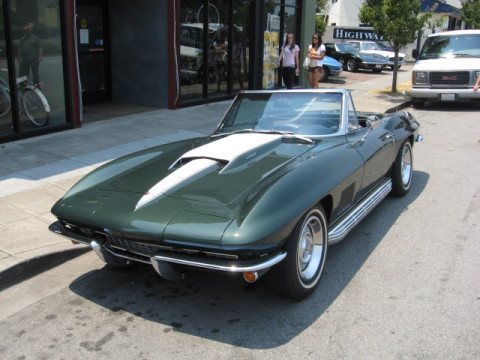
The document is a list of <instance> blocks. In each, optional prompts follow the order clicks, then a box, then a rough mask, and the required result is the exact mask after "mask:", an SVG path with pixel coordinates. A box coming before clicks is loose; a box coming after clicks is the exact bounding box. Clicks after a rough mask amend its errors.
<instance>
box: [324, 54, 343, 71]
mask: <svg viewBox="0 0 480 360" xmlns="http://www.w3.org/2000/svg"><path fill="white" fill-rule="evenodd" d="M323 64H324V65H327V66H333V67H338V68H341V67H342V63H341V62H339V61H337V60H335V59H334V58H332V57H330V56H327V55H325V57H324V58H323Z"/></svg>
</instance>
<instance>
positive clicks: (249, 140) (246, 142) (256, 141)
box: [180, 134, 283, 162]
mask: <svg viewBox="0 0 480 360" xmlns="http://www.w3.org/2000/svg"><path fill="white" fill-rule="evenodd" d="M282 138H283V135H276V134H234V135H230V136H227V137H225V138H223V139H220V140H216V141H213V142H211V143H208V144H206V145H203V146H200V147H198V148H196V149H193V150H190V151H188V152H186V153H185V154H183V155H182V157H181V158H180V160H181V159H192V158H193V159H199V158H208V159H215V160H218V161H221V162H231V161H233V160H235V159H236V158H238V157H240V156H242V155H244V154H246V153H248V152H250V151H253V150H255V149H256V148H258V147H260V146H263V145H266V144H269V143H271V142H275V141H278V140H279V139H282Z"/></svg>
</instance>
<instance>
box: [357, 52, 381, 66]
mask: <svg viewBox="0 0 480 360" xmlns="http://www.w3.org/2000/svg"><path fill="white" fill-rule="evenodd" d="M355 55H357V56H358V57H360V58H361V59H362V60H363V61H367V62H377V63H386V62H387V60H386V59H385V58H383V57H382V56H379V54H376V53H366V52H363V51H362V52H358V53H356V54H355Z"/></svg>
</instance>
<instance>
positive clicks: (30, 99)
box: [23, 89, 48, 126]
mask: <svg viewBox="0 0 480 360" xmlns="http://www.w3.org/2000/svg"><path fill="white" fill-rule="evenodd" d="M23 109H24V110H25V114H26V115H27V118H28V120H30V121H31V122H32V123H33V124H34V125H36V126H44V125H46V124H47V123H48V113H47V112H46V111H45V107H44V105H43V102H42V99H40V96H38V94H37V93H36V92H35V91H33V90H31V89H25V90H24V92H23Z"/></svg>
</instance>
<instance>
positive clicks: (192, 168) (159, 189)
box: [135, 159, 217, 210]
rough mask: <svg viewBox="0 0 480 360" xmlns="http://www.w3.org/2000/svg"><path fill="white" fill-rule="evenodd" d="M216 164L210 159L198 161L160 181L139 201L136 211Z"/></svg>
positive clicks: (186, 165) (191, 162) (193, 161)
mask: <svg viewBox="0 0 480 360" xmlns="http://www.w3.org/2000/svg"><path fill="white" fill-rule="evenodd" d="M215 164H217V162H216V161H215V160H210V159H198V160H192V161H190V162H188V163H187V164H185V165H183V166H182V167H181V168H180V169H178V170H175V171H174V172H173V173H171V174H170V175H168V176H167V177H165V178H163V179H162V180H160V181H159V182H158V183H157V184H155V185H154V186H153V187H152V188H151V189H150V190H148V191H147V192H146V193H145V195H143V196H142V198H141V199H140V200H139V201H138V203H137V205H136V206H135V210H137V209H138V208H140V207H142V206H143V205H145V204H147V203H149V202H151V201H153V200H155V199H156V198H158V197H159V196H160V195H162V194H164V193H165V192H167V191H168V190H169V189H171V188H172V187H174V186H175V185H178V184H180V183H182V182H184V181H185V180H187V179H188V178H190V177H192V176H194V175H196V174H198V173H200V172H202V171H204V170H206V169H208V168H209V167H210V166H212V165H215Z"/></svg>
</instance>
